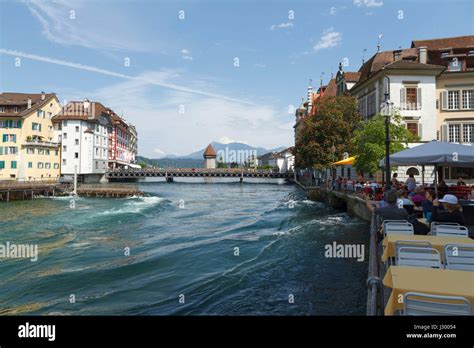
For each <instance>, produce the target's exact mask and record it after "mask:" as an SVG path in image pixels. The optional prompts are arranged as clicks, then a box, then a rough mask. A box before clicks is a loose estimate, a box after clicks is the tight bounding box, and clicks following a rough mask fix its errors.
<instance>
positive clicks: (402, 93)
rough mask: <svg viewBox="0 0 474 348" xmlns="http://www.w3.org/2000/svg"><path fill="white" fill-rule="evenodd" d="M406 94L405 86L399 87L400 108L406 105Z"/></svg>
mask: <svg viewBox="0 0 474 348" xmlns="http://www.w3.org/2000/svg"><path fill="white" fill-rule="evenodd" d="M406 95H407V89H406V88H400V107H401V109H406V106H405V103H406Z"/></svg>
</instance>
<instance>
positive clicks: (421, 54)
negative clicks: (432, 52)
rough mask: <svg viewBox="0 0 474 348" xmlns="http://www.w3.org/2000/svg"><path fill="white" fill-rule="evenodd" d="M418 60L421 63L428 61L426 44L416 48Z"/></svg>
mask: <svg viewBox="0 0 474 348" xmlns="http://www.w3.org/2000/svg"><path fill="white" fill-rule="evenodd" d="M418 60H419V62H420V63H421V64H426V62H427V61H428V49H427V47H426V46H422V47H419V48H418Z"/></svg>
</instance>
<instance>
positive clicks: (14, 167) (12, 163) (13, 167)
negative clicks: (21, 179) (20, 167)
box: [10, 161, 16, 169]
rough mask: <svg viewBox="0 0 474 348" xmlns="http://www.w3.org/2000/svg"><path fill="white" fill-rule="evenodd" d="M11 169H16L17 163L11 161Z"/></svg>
mask: <svg viewBox="0 0 474 348" xmlns="http://www.w3.org/2000/svg"><path fill="white" fill-rule="evenodd" d="M10 168H11V169H16V161H11V163H10Z"/></svg>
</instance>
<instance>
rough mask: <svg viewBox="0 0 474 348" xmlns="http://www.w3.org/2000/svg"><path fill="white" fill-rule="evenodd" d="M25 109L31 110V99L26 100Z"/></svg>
mask: <svg viewBox="0 0 474 348" xmlns="http://www.w3.org/2000/svg"><path fill="white" fill-rule="evenodd" d="M26 108H27V109H31V97H30V96H28V99H27V107H26Z"/></svg>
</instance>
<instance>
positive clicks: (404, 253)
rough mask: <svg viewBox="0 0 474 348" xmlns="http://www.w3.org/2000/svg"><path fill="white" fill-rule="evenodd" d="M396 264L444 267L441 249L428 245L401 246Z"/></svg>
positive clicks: (397, 253)
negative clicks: (428, 246)
mask: <svg viewBox="0 0 474 348" xmlns="http://www.w3.org/2000/svg"><path fill="white" fill-rule="evenodd" d="M396 265H397V266H412V267H429V268H442V264H441V256H440V254H439V251H438V250H436V249H433V248H426V247H405V246H402V247H400V248H399V249H398V250H397V251H396Z"/></svg>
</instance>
